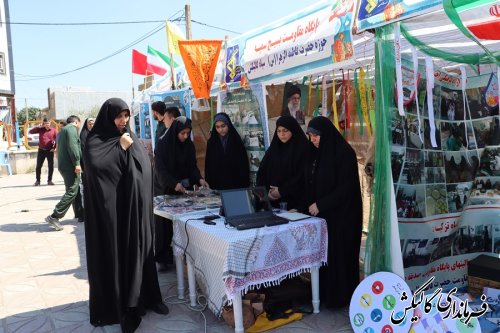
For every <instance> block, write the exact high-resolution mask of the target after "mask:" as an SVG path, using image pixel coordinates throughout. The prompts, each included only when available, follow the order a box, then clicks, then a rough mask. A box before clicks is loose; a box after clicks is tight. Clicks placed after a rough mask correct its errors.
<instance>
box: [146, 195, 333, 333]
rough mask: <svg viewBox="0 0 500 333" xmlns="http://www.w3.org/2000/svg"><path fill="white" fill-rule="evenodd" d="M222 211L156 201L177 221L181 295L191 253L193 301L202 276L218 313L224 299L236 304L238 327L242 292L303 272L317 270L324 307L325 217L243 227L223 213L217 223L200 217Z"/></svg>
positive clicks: (239, 326)
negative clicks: (182, 208) (179, 208)
mask: <svg viewBox="0 0 500 333" xmlns="http://www.w3.org/2000/svg"><path fill="white" fill-rule="evenodd" d="M163 201H165V200H163ZM168 201H169V200H168V198H167V200H166V202H168ZM155 202H162V200H159V199H156V200H155ZM217 213H218V209H206V210H195V211H188V212H184V213H181V214H179V215H176V214H172V211H171V210H170V209H169V207H168V206H164V207H163V208H162V205H156V206H155V214H158V215H160V216H163V217H166V218H169V219H171V220H172V221H173V227H174V228H173V229H174V236H173V241H172V243H173V244H172V245H173V250H174V256H175V258H176V267H177V283H178V291H179V297H180V298H183V297H184V281H183V267H184V265H183V262H182V260H183V257H184V253H185V254H186V258H187V260H186V261H187V268H188V283H189V297H190V302H191V305H192V306H195V305H196V288H195V287H196V281H197V282H198V284H199V286H200V288H201V290H202V291H203V292H204V293H205V295H206V297H207V302H208V307H209V308H210V310H212V312H213V313H214V314H216V315H220V313H221V311H222V307H223V306H224V305H226V304H231V303H232V304H233V308H234V315H235V326H236V327H235V331H236V332H243V331H244V330H243V318H242V307H241V302H242V301H241V296H242V294H244V293H246V292H247V291H248V290H251V289H254V288H258V287H260V286H271V285H274V284H278V283H279V282H280V281H282V280H283V279H285V278H287V277H293V276H295V275H297V274H299V273H301V272H306V271H310V272H311V282H312V296H313V308H314V313H318V312H319V267H320V266H321V265H323V264H326V261H327V248H328V232H327V227H326V222H325V221H324V220H322V219H320V218H309V219H305V220H301V221H296V222H290V223H288V224H283V225H277V226H273V227H263V228H257V229H249V230H242V231H239V230H236V229H233V228H231V227H230V226H227V225H225V223H224V219H223V218H218V219H215V220H214V222H215V223H216V225H207V224H204V223H203V221H202V220H199V218H202V217H203V216H207V215H213V214H217ZM195 276H196V281H195Z"/></svg>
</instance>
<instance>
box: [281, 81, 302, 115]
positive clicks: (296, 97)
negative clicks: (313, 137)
mask: <svg viewBox="0 0 500 333" xmlns="http://www.w3.org/2000/svg"><path fill="white" fill-rule="evenodd" d="M300 96H301V92H300V87H299V86H298V85H297V84H294V85H291V86H290V88H288V91H287V92H286V98H287V106H286V107H285V108H284V109H283V112H282V113H281V115H282V116H292V117H294V118H295V119H296V120H297V122H298V123H299V125H304V124H305V123H306V117H305V115H304V112H303V111H302V110H300Z"/></svg>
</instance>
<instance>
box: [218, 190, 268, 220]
mask: <svg viewBox="0 0 500 333" xmlns="http://www.w3.org/2000/svg"><path fill="white" fill-rule="evenodd" d="M220 194H221V199H222V205H223V207H224V213H225V215H226V217H233V216H239V215H249V214H253V213H257V212H262V211H272V208H271V205H270V203H269V198H268V196H267V192H266V189H265V187H263V186H259V187H255V188H243V189H237V190H228V191H221V192H220Z"/></svg>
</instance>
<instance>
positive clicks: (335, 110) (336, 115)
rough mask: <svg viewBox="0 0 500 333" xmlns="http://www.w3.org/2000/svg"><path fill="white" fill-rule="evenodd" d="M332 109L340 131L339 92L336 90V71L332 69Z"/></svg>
mask: <svg viewBox="0 0 500 333" xmlns="http://www.w3.org/2000/svg"><path fill="white" fill-rule="evenodd" d="M332 111H333V124H334V125H335V127H336V128H337V130H338V131H340V126H339V115H338V112H337V93H336V91H335V71H332Z"/></svg>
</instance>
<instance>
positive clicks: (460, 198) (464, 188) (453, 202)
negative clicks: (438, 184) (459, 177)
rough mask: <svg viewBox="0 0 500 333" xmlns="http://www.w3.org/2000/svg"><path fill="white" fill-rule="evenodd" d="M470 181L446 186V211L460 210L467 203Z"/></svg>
mask: <svg viewBox="0 0 500 333" xmlns="http://www.w3.org/2000/svg"><path fill="white" fill-rule="evenodd" d="M471 186H472V183H459V184H451V185H447V186H446V191H447V197H448V211H449V212H450V213H458V212H461V211H462V210H463V209H464V207H465V204H466V203H467V200H468V199H469V198H468V195H469V190H470V189H471Z"/></svg>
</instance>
